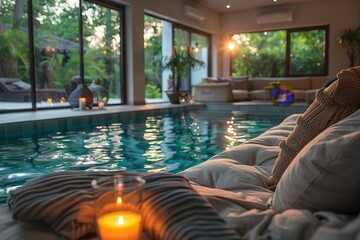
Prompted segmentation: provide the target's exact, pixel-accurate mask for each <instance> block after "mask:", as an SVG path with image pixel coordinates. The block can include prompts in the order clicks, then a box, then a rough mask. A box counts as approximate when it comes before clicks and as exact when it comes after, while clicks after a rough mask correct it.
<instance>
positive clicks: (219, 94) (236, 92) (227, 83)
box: [194, 76, 334, 104]
mask: <svg viewBox="0 0 360 240" xmlns="http://www.w3.org/2000/svg"><path fill="white" fill-rule="evenodd" d="M333 78H334V77H332V76H316V77H315V76H312V77H253V78H249V77H247V76H238V77H230V78H213V77H209V78H204V79H203V80H202V82H201V83H199V84H197V85H195V93H194V100H195V101H197V102H239V101H271V83H274V82H279V83H280V84H281V85H283V86H286V87H287V88H288V89H290V90H291V92H292V93H293V94H294V98H295V99H294V100H295V102H306V103H309V104H310V103H311V102H313V100H314V98H315V93H316V91H317V90H319V89H320V88H321V87H322V86H323V85H324V84H325V83H326V82H328V81H329V80H331V79H333Z"/></svg>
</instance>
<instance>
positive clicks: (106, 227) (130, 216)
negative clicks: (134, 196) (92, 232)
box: [96, 211, 141, 240]
mask: <svg viewBox="0 0 360 240" xmlns="http://www.w3.org/2000/svg"><path fill="white" fill-rule="evenodd" d="M96 222H97V226H98V230H99V233H100V238H101V239H109V240H113V239H114V240H115V239H119V236H121V239H127V240H138V239H140V232H141V216H140V215H139V214H137V213H135V212H129V211H116V212H110V213H107V214H105V215H102V216H100V217H98V218H97V219H96Z"/></svg>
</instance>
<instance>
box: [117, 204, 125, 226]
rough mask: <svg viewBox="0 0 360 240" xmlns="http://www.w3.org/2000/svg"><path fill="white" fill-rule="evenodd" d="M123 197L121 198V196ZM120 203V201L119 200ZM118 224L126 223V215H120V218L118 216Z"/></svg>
mask: <svg viewBox="0 0 360 240" xmlns="http://www.w3.org/2000/svg"><path fill="white" fill-rule="evenodd" d="M120 199H121V198H120ZM118 203H119V202H118ZM118 224H120V225H123V224H124V217H123V216H120V217H119V218H118Z"/></svg>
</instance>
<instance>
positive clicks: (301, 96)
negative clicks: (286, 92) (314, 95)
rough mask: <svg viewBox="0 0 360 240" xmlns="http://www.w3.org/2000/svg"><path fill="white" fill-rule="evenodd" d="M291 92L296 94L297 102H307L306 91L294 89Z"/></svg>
mask: <svg viewBox="0 0 360 240" xmlns="http://www.w3.org/2000/svg"><path fill="white" fill-rule="evenodd" d="M291 92H292V93H293V94H294V100H295V102H304V100H305V92H306V91H305V90H297V89H293V90H291Z"/></svg>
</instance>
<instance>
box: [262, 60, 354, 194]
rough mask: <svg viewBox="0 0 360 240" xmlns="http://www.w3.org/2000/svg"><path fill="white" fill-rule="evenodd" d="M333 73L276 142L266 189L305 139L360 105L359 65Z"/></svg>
mask: <svg viewBox="0 0 360 240" xmlns="http://www.w3.org/2000/svg"><path fill="white" fill-rule="evenodd" d="M337 77H338V80H336V81H334V82H333V83H332V84H331V85H330V86H328V87H326V88H323V89H320V90H319V91H318V92H317V94H316V98H315V101H314V102H313V103H312V104H311V105H310V106H309V108H308V109H307V110H306V111H305V113H304V114H303V115H302V116H300V117H299V118H298V120H297V125H296V127H295V128H294V130H293V131H292V132H291V133H290V134H289V136H288V137H287V138H286V139H285V140H284V141H282V142H281V143H280V153H279V156H278V157H277V159H276V162H275V164H274V167H273V169H272V174H271V176H270V177H269V179H268V182H269V188H270V189H275V188H276V185H277V183H278V182H279V181H280V179H281V176H282V175H283V173H284V172H285V170H286V169H287V167H288V166H289V164H290V163H291V161H292V160H293V159H294V158H295V156H296V155H297V154H298V153H299V151H300V150H301V149H302V148H303V147H304V146H305V145H306V144H307V143H309V142H310V141H311V140H312V139H313V138H315V137H316V136H317V135H318V134H319V133H321V132H322V131H324V130H325V129H326V128H328V127H329V126H331V125H333V124H335V123H337V122H339V121H340V120H342V119H344V118H346V117H348V116H349V115H351V114H352V113H354V112H355V111H357V110H358V109H359V108H360V101H359V96H360V66H358V67H353V68H349V69H344V70H342V71H340V72H339V73H338V74H337Z"/></svg>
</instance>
